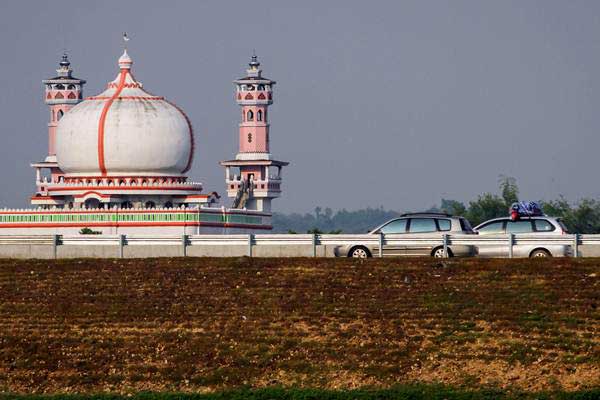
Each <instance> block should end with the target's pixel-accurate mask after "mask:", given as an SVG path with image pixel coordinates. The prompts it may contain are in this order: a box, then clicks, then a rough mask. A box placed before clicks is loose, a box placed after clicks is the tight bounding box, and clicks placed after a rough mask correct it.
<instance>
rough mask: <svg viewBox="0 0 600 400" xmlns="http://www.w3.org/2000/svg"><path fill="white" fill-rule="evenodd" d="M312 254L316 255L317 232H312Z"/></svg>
mask: <svg viewBox="0 0 600 400" xmlns="http://www.w3.org/2000/svg"><path fill="white" fill-rule="evenodd" d="M312 256H313V257H316V256H317V234H316V233H313V234H312Z"/></svg>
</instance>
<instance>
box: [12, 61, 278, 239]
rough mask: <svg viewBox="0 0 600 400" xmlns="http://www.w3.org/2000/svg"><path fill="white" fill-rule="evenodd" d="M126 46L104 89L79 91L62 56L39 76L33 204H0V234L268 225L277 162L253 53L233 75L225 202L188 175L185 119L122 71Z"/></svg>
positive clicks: (264, 86) (267, 90) (190, 147)
mask: <svg viewBox="0 0 600 400" xmlns="http://www.w3.org/2000/svg"><path fill="white" fill-rule="evenodd" d="M132 66H133V61H132V59H131V57H130V56H129V54H128V53H127V50H125V51H124V53H123V55H122V56H121V57H120V58H119V60H118V67H119V69H118V73H117V76H116V78H115V79H114V80H112V81H111V82H109V83H108V85H107V88H106V90H105V91H104V92H102V93H100V94H98V95H96V96H91V97H87V98H85V99H84V98H83V86H84V84H85V83H86V81H85V80H82V79H78V78H75V77H74V76H73V72H72V68H71V65H70V62H69V60H68V58H67V55H66V54H65V55H64V56H63V58H62V61H61V62H60V64H59V68H58V70H57V72H58V74H57V76H56V77H54V78H51V79H46V80H44V81H43V83H44V85H45V95H44V99H45V102H46V104H47V105H48V106H49V108H50V122H49V123H48V155H47V156H46V157H45V159H44V161H41V162H37V163H33V164H31V166H32V167H33V168H34V169H35V171H36V191H35V194H34V195H33V196H32V197H31V204H32V205H34V206H36V207H37V208H36V209H28V210H0V234H7V233H11V232H12V233H68V234H72V233H76V232H78V231H79V230H80V229H82V228H90V229H95V230H99V231H102V232H103V233H175V232H178V233H182V232H183V233H188V234H194V233H201V232H212V233H215V232H223V233H233V232H246V231H252V230H255V229H271V223H270V221H271V214H270V211H271V199H273V198H276V197H279V196H280V194H281V168H282V167H283V166H285V165H287V164H288V163H286V162H282V161H276V160H274V159H273V158H272V156H271V153H270V149H269V123H268V106H269V105H270V104H272V102H273V85H274V84H275V82H274V81H271V80H269V79H266V78H264V77H262V75H261V70H260V69H259V66H260V64H259V63H258V61H257V59H256V56H253V58H252V62H251V63H250V68H249V69H248V70H247V76H245V77H244V78H241V79H238V80H236V81H235V84H236V88H237V91H236V97H237V102H238V104H240V105H241V107H242V121H241V123H240V127H239V129H240V144H239V153H238V154H237V155H236V158H235V160H230V161H223V162H221V165H223V166H224V167H225V170H226V184H227V194H228V196H229V197H232V198H233V204H232V205H231V206H230V207H224V206H221V205H220V204H219V199H220V196H219V195H218V194H217V193H216V192H205V191H204V190H203V186H202V184H201V183H199V182H194V181H191V180H189V179H188V177H187V175H186V173H187V172H188V171H189V170H190V168H191V166H192V162H193V159H194V153H195V151H196V150H197V138H196V137H195V133H194V129H193V128H192V123H191V121H190V119H189V118H188V116H187V115H186V114H185V112H184V111H183V110H182V109H181V108H180V107H178V106H177V105H175V104H174V103H172V102H170V101H168V100H167V99H165V98H164V97H161V96H157V95H154V94H151V93H149V92H147V91H146V90H145V89H144V87H143V85H142V83H141V82H139V81H137V80H136V79H135V77H134V75H133V73H132Z"/></svg>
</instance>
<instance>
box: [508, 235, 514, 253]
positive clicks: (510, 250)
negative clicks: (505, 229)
mask: <svg viewBox="0 0 600 400" xmlns="http://www.w3.org/2000/svg"><path fill="white" fill-rule="evenodd" d="M514 245H515V234H514V233H509V234H508V258H513V246H514Z"/></svg>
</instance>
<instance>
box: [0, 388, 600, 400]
mask: <svg viewBox="0 0 600 400" xmlns="http://www.w3.org/2000/svg"><path fill="white" fill-rule="evenodd" d="M599 398H600V389H595V390H585V391H577V392H538V393H527V392H508V391H504V390H497V389H484V390H464V389H460V388H452V387H446V386H438V385H410V386H396V387H393V388H390V389H377V390H376V389H357V390H340V391H334V390H320V389H295V388H265V389H255V390H253V389H241V390H233V391H224V392H217V393H204V394H200V393H137V394H127V395H117V394H95V395H79V394H63V395H11V394H4V395H2V394H0V399H2V400H59V399H61V400H62V399H65V400H120V399H131V400H226V399H227V400H392V399H397V400H404V399H405V400H420V399H423V400H487V399H490V400H492V399H522V400H527V399H536V400H545V399H548V400H550V399H557V400H560V399H569V400H592V399H599Z"/></svg>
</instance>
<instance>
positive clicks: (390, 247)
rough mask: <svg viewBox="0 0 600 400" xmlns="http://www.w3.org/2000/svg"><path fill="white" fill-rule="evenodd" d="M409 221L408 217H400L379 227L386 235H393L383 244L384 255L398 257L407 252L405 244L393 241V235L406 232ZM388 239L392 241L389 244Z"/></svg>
mask: <svg viewBox="0 0 600 400" xmlns="http://www.w3.org/2000/svg"><path fill="white" fill-rule="evenodd" d="M407 221H408V220H407V218H398V219H395V220H392V221H390V222H388V223H387V224H385V225H384V226H382V227H381V228H380V229H379V232H381V233H383V234H384V235H391V236H390V237H389V239H388V240H386V243H384V245H383V256H384V257H397V256H403V255H404V254H405V246H404V245H403V244H396V243H393V237H394V236H395V235H397V234H404V233H406V225H407ZM388 241H392V243H391V244H388V243H387V242H388Z"/></svg>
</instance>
